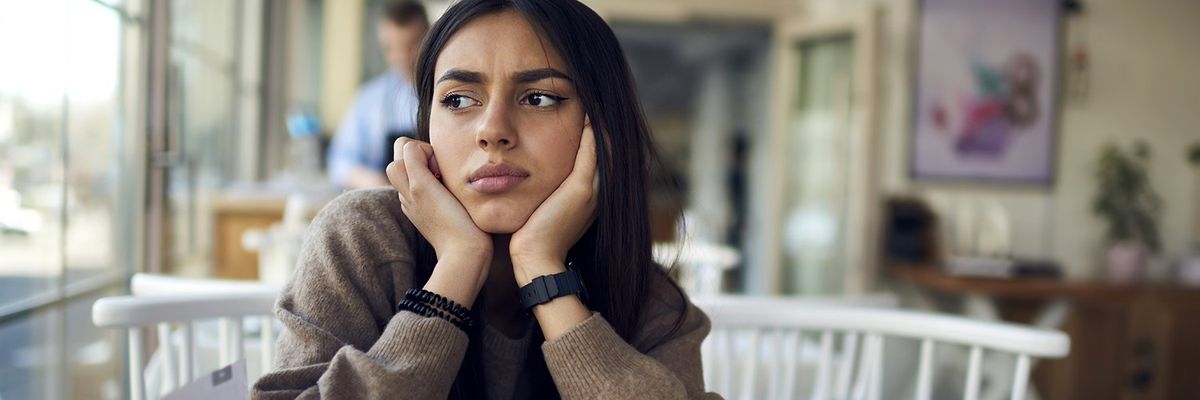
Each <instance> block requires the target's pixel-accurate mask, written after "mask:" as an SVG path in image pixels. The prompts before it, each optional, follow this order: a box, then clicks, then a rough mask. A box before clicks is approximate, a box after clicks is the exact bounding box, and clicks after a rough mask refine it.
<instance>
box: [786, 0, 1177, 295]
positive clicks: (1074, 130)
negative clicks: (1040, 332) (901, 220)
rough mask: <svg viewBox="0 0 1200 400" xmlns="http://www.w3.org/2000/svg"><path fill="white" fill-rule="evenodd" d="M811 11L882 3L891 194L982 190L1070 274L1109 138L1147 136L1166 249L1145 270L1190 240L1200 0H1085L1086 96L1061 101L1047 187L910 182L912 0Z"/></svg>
mask: <svg viewBox="0 0 1200 400" xmlns="http://www.w3.org/2000/svg"><path fill="white" fill-rule="evenodd" d="M801 1H802V3H803V4H804V8H805V10H806V13H807V14H808V15H809V16H811V17H812V18H817V19H820V18H833V17H836V16H840V15H847V14H852V13H857V12H861V11H862V10H864V9H866V8H867V7H869V6H872V5H875V6H878V7H880V8H882V9H883V11H884V16H883V24H884V26H883V29H882V31H883V32H884V33H883V35H884V38H883V42H882V46H883V49H882V52H883V54H881V60H882V64H881V65H880V66H879V68H880V69H881V74H882V76H881V78H882V86H883V87H882V96H883V98H882V99H881V104H880V106H881V108H880V110H881V113H882V114H883V115H881V118H882V119H881V120H882V127H881V132H880V134H881V135H882V137H881V143H882V146H883V148H882V151H881V156H882V157H883V159H882V162H881V165H882V171H880V172H881V175H880V176H881V181H882V185H883V188H884V191H885V192H888V193H919V194H923V195H927V196H928V195H932V196H941V197H952V198H991V199H995V200H997V201H999V202H1000V203H1001V204H1003V205H1004V206H1005V208H1007V209H1008V210H1009V212H1010V213H1011V215H1012V219H1013V223H1014V232H1013V238H1014V241H1013V251H1014V253H1015V255H1017V256H1022V257H1038V258H1050V259H1054V260H1057V261H1059V262H1060V263H1062V264H1063V266H1064V267H1065V269H1066V271H1065V272H1066V273H1067V275H1068V276H1070V277H1089V276H1098V274H1100V272H1101V268H1100V267H1099V266H1100V265H1101V263H1102V260H1101V259H1100V254H1101V251H1102V248H1103V245H1102V242H1103V237H1102V235H1103V231H1104V225H1103V224H1102V222H1101V221H1100V220H1099V219H1097V218H1096V217H1094V216H1092V214H1091V212H1090V202H1091V196H1092V195H1093V192H1094V190H1095V182H1094V179H1093V177H1092V175H1093V172H1092V171H1093V167H1094V163H1095V159H1096V158H1097V157H1098V155H1099V152H1100V149H1101V147H1102V146H1103V145H1104V144H1105V143H1107V142H1110V141H1116V142H1118V143H1123V144H1128V143H1131V142H1132V141H1133V140H1134V139H1141V140H1144V141H1146V142H1147V143H1148V144H1149V145H1150V146H1151V150H1152V152H1153V160H1152V164H1151V166H1150V169H1151V171H1150V172H1151V176H1152V184H1153V185H1154V187H1155V188H1156V189H1157V190H1158V193H1159V195H1160V196H1162V198H1163V203H1164V210H1163V215H1162V220H1161V233H1162V236H1163V244H1164V252H1163V255H1164V257H1159V260H1157V261H1156V262H1155V264H1154V265H1153V266H1152V272H1153V273H1156V274H1162V273H1164V272H1165V269H1166V268H1165V264H1166V262H1167V261H1168V260H1169V259H1170V258H1173V257H1176V256H1178V255H1179V254H1180V253H1182V252H1184V251H1186V250H1187V249H1188V248H1189V245H1190V243H1193V241H1194V239H1195V238H1196V236H1197V234H1198V232H1195V230H1196V229H1197V228H1196V225H1197V221H1198V220H1200V215H1197V213H1200V210H1197V209H1198V208H1200V204H1196V203H1197V202H1200V187H1198V186H1200V179H1197V178H1195V176H1196V174H1197V173H1196V172H1194V171H1193V170H1192V169H1191V168H1190V167H1189V166H1188V165H1187V163H1186V162H1185V161H1184V157H1183V149H1184V148H1185V147H1186V146H1187V145H1188V144H1190V143H1193V142H1195V141H1197V140H1200V44H1197V43H1196V40H1197V39H1198V38H1200V23H1197V21H1198V20H1200V2H1194V1H1153V2H1131V1H1113V0H1092V1H1085V2H1084V6H1085V12H1084V14H1083V15H1082V16H1081V17H1073V18H1069V19H1068V23H1069V24H1080V23H1081V22H1082V24H1081V25H1074V26H1073V27H1072V28H1071V29H1069V31H1072V32H1080V33H1082V36H1083V37H1086V38H1087V42H1088V44H1089V46H1088V48H1089V52H1090V55H1091V67H1090V82H1091V88H1090V91H1089V95H1088V96H1087V97H1086V98H1085V99H1084V100H1082V101H1067V102H1065V103H1064V104H1063V105H1062V112H1061V130H1060V136H1059V139H1058V140H1059V141H1058V149H1057V165H1058V167H1057V174H1056V183H1055V184H1054V185H1053V186H1052V187H1050V188H1036V187H1011V186H1004V187H997V186H963V185H953V186H952V185H945V184H929V183H920V182H912V181H911V180H910V179H909V177H908V164H907V163H908V156H909V155H908V147H909V133H910V130H911V128H910V126H911V120H910V118H909V113H910V111H909V110H910V108H909V107H910V99H909V96H910V85H911V81H912V80H911V79H910V76H911V75H912V68H911V54H912V51H911V49H912V43H911V37H912V35H913V33H914V23H915V15H914V14H915V10H916V2H915V1H914V0H807V1H805V0H801Z"/></svg>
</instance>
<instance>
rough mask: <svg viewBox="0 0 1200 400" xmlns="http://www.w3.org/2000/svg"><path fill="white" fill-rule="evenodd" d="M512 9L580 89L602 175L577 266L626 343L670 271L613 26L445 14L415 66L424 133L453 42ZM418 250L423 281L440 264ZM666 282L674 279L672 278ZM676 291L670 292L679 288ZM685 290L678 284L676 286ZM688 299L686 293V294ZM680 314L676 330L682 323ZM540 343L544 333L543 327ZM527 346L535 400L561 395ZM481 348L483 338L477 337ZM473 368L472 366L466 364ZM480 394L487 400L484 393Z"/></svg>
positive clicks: (580, 11)
mask: <svg viewBox="0 0 1200 400" xmlns="http://www.w3.org/2000/svg"><path fill="white" fill-rule="evenodd" d="M505 10H515V11H516V12H518V13H520V14H521V15H522V16H523V17H524V18H525V19H526V20H528V21H529V23H530V24H531V25H533V27H534V29H535V30H537V31H538V32H539V33H541V37H542V38H544V40H546V41H547V42H548V43H549V45H550V47H551V48H552V49H553V50H555V51H556V52H558V54H559V55H560V56H561V58H562V59H563V60H564V61H565V62H566V68H567V71H565V72H566V73H567V74H568V75H569V76H570V77H571V79H572V80H573V81H574V84H575V91H576V94H577V95H578V97H579V101H580V104H581V105H582V106H583V110H584V112H585V113H586V115H588V117H589V118H590V119H591V124H592V130H593V132H594V133H595V138H596V144H597V152H596V153H597V154H596V157H597V168H598V170H599V171H600V189H599V194H598V195H599V198H598V200H599V206H598V216H597V218H596V222H595V223H594V224H593V225H592V226H591V228H589V229H588V231H587V232H586V233H585V234H584V236H583V237H582V238H581V239H580V240H579V242H577V243H576V244H575V246H574V247H572V248H571V250H570V252H569V253H568V260H571V261H572V264H573V267H574V268H575V269H577V270H578V271H579V273H580V275H581V276H582V278H583V280H584V285H585V286H586V287H587V288H588V298H587V299H586V304H587V305H588V307H589V308H590V309H592V310H593V311H597V312H599V313H600V314H601V315H603V316H604V318H605V319H606V320H607V321H608V322H609V324H610V325H612V327H613V329H614V330H615V331H616V332H617V334H618V335H620V336H621V337H622V338H623V339H625V340H626V341H627V342H628V341H631V340H632V339H633V335H634V334H635V332H636V329H637V327H638V322H639V320H640V319H641V318H642V311H643V307H642V306H643V304H645V302H646V301H647V291H648V290H647V288H648V285H649V283H650V280H651V278H652V274H663V275H665V272H664V271H663V269H662V268H661V267H659V266H658V265H656V264H655V263H654V262H653V261H652V259H651V256H650V246H651V239H650V223H649V217H650V215H649V206H648V204H647V191H648V189H649V188H648V186H647V176H648V168H649V166H650V165H651V160H657V156H656V151H655V149H654V146H653V142H652V141H651V138H650V131H649V129H648V128H647V126H646V120H645V117H644V115H643V113H642V107H641V104H640V103H639V102H638V100H637V91H636V88H635V86H634V81H633V74H632V73H631V72H630V70H629V64H628V63H627V62H626V61H625V55H624V53H623V52H622V51H621V47H620V44H619V43H618V42H617V37H616V35H614V34H613V31H612V29H611V28H609V26H608V24H606V23H605V22H604V20H603V19H601V18H600V16H599V15H596V13H595V12H594V11H592V10H591V9H589V8H588V7H587V6H585V5H583V4H582V3H580V2H578V1H575V0H463V1H460V2H458V3H455V4H454V5H453V6H451V7H450V8H449V9H448V10H446V12H445V14H443V15H442V17H441V18H440V19H438V21H437V22H436V23H434V25H433V27H432V28H431V29H430V31H429V33H428V36H426V38H425V41H424V43H423V44H422V46H421V53H420V55H419V56H418V57H417V65H416V68H415V71H416V75H415V79H416V89H417V97H418V100H419V105H418V109H417V110H418V111H417V112H418V114H417V135H418V136H419V137H420V138H421V139H422V140H426V141H428V140H429V115H430V110H431V107H433V84H434V73H435V72H434V67H435V66H436V64H437V59H438V56H439V55H440V54H441V51H442V49H443V48H444V47H445V45H446V43H447V42H449V40H450V38H451V37H452V36H453V35H454V34H455V33H456V32H457V31H458V30H459V29H461V28H462V27H463V26H465V25H466V24H467V23H468V22H470V21H471V20H473V19H475V18H478V17H480V16H484V15H490V14H494V13H498V12H501V11H505ZM419 242H420V243H418V248H419V250H418V265H419V267H418V268H419V271H418V273H419V275H421V276H419V277H418V280H421V278H425V279H427V277H428V276H429V274H430V273H432V268H433V265H434V263H436V260H435V259H434V258H433V254H434V253H433V249H432V247H431V246H429V245H428V243H424V241H423V240H420V241H419ZM667 280H668V281H669V278H668V279H667ZM672 286H673V285H672ZM674 289H675V290H676V291H679V289H678V287H674ZM680 296H682V292H680ZM682 316H683V314H682V312H681V313H680V314H679V317H677V319H676V321H675V323H674V326H675V329H678V327H679V324H680V323H682ZM534 332H537V334H536V335H535V336H540V330H538V329H534ZM541 342H542V338H540V337H535V338H534V340H533V343H532V345H531V346H530V357H529V358H530V361H529V362H528V363H527V365H528V367H529V369H528V371H529V372H530V373H531V376H530V377H531V379H532V380H531V383H532V385H531V388H532V389H533V391H534V394H535V395H536V396H537V398H543V397H547V396H552V397H556V395H557V392H556V391H555V390H554V384H553V382H552V381H551V380H550V377H549V373H548V372H546V370H545V368H546V367H545V362H544V361H543V359H542V355H541V351H540V344H541ZM470 343H471V345H470V346H471V347H476V346H477V345H476V343H478V340H471V342H470ZM478 354H479V352H478V351H477V349H474V350H472V349H468V356H467V357H468V359H467V360H464V363H463V367H462V368H461V369H460V372H459V377H458V378H459V379H458V380H457V381H456V382H461V383H462V384H458V383H456V385H455V388H454V392H456V393H457V397H476V396H474V395H472V393H474V394H475V395H480V394H482V393H479V392H477V391H478V390H482V388H481V387H480V385H479V384H480V383H482V380H481V377H482V374H481V373H479V371H477V370H476V369H477V368H476V367H477V366H478V365H479V362H478V359H477V357H478ZM469 364H472V365H469ZM478 397H482V396H478Z"/></svg>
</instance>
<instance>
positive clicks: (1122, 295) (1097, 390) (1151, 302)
mask: <svg viewBox="0 0 1200 400" xmlns="http://www.w3.org/2000/svg"><path fill="white" fill-rule="evenodd" d="M891 272H892V274H891V276H892V277H894V278H896V280H897V281H900V282H904V283H907V284H912V285H915V286H917V287H919V288H920V289H921V290H922V291H924V292H927V293H930V294H931V295H933V296H936V297H939V298H941V299H942V301H938V302H937V303H938V304H942V305H946V304H950V306H949V307H951V308H952V307H953V305H952V303H953V300H954V299H956V298H962V297H964V296H970V295H975V296H978V295H983V296H987V297H988V298H990V299H992V301H993V302H994V304H995V305H996V308H997V310H998V311H999V314H1000V316H1001V317H1002V318H1004V319H1006V320H1010V321H1015V322H1021V323H1030V322H1031V321H1033V319H1034V316H1035V315H1036V314H1037V313H1038V310H1039V309H1041V308H1042V307H1044V306H1045V305H1046V304H1048V303H1050V302H1054V301H1059V300H1065V301H1066V302H1067V304H1069V308H1068V310H1069V311H1068V314H1067V317H1066V319H1065V321H1064V323H1063V325H1062V327H1061V329H1062V330H1063V331H1064V332H1066V333H1067V334H1068V335H1070V337H1071V354H1070V355H1069V356H1068V357H1067V358H1065V359H1062V360H1047V361H1040V362H1039V363H1038V365H1037V367H1036V369H1035V370H1034V375H1033V380H1034V383H1035V387H1037V388H1038V391H1039V393H1040V394H1041V395H1042V398H1044V399H1087V400H1103V399H1123V400H1124V399H1129V400H1132V399H1200V289H1195V288H1185V287H1178V286H1170V285H1156V284H1143V285H1132V286H1114V285H1108V284H1104V283H1095V282H1063V281H1055V280H1033V279H980V278H958V277H951V276H946V275H942V274H941V273H940V272H936V270H934V269H932V268H924V267H909V268H892V269H891ZM947 299H948V300H951V301H945V300H947Z"/></svg>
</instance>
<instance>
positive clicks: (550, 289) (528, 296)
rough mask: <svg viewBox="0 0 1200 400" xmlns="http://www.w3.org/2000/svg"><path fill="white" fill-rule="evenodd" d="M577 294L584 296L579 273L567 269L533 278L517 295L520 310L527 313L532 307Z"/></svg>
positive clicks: (584, 291) (584, 292) (584, 290)
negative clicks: (519, 301)
mask: <svg viewBox="0 0 1200 400" xmlns="http://www.w3.org/2000/svg"><path fill="white" fill-rule="evenodd" d="M572 294H577V295H580V296H581V297H582V296H586V294H587V291H586V289H584V287H583V279H581V278H580V276H579V272H576V271H575V270H573V269H568V270H566V271H564V272H560V273H557V274H554V275H542V276H539V277H537V278H533V281H531V282H529V284H528V285H525V286H523V287H521V289H520V290H519V292H518V295H519V296H520V297H521V309H523V310H525V311H526V312H529V311H531V310H532V309H533V307H534V306H537V305H539V304H545V303H548V302H550V300H554V299H556V298H559V297H562V296H569V295H572Z"/></svg>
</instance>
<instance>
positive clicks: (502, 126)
mask: <svg viewBox="0 0 1200 400" xmlns="http://www.w3.org/2000/svg"><path fill="white" fill-rule="evenodd" d="M503 103H504V102H503V101H496V102H491V103H489V104H488V108H487V110H486V111H485V112H484V114H483V120H482V121H480V126H479V131H478V132H476V133H475V141H476V142H477V143H479V148H481V149H483V150H500V149H504V150H507V149H511V148H513V147H516V145H517V131H516V129H515V127H514V126H513V123H512V116H511V115H509V108H508V107H507V106H505V104H503Z"/></svg>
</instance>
